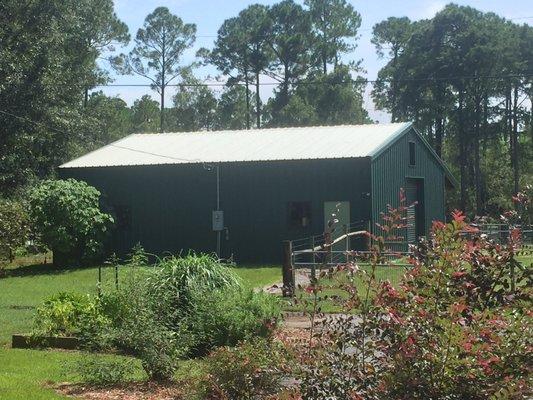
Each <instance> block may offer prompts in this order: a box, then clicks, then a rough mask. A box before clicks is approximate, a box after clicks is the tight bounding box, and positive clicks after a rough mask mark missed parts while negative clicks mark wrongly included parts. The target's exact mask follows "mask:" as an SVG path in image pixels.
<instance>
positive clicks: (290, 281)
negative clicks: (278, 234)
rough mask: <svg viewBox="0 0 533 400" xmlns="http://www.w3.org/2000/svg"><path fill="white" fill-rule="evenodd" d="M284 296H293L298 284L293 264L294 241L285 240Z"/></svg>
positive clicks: (283, 266)
mask: <svg viewBox="0 0 533 400" xmlns="http://www.w3.org/2000/svg"><path fill="white" fill-rule="evenodd" d="M282 268H283V289H282V293H283V297H293V296H294V288H295V286H296V283H295V279H294V266H293V265H292V242H291V241H290V240H286V241H284V242H283V265H282Z"/></svg>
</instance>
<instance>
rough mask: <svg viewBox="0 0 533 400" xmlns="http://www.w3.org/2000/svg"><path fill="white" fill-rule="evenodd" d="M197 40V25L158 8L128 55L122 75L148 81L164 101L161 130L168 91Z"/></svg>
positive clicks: (137, 36) (161, 128) (147, 20)
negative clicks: (182, 62) (189, 49)
mask: <svg viewBox="0 0 533 400" xmlns="http://www.w3.org/2000/svg"><path fill="white" fill-rule="evenodd" d="M195 40H196V25H195V24H185V23H183V21H182V20H181V18H179V17H178V16H176V15H174V14H171V13H170V11H169V10H168V8H167V7H158V8H156V9H155V10H154V11H153V12H152V13H151V14H149V15H148V16H147V17H146V19H145V20H144V25H143V27H142V28H140V29H139V30H138V31H137V35H136V37H135V47H134V48H133V50H132V51H131V52H130V53H129V55H128V57H127V60H126V64H125V68H123V72H125V73H134V74H137V75H140V76H142V77H145V78H147V79H148V80H149V81H150V82H151V85H152V89H154V90H156V91H157V92H158V93H159V95H160V98H161V101H160V105H161V112H160V123H159V129H160V130H161V131H163V129H164V115H165V112H164V110H165V90H166V88H167V86H168V85H169V84H171V83H172V81H174V80H175V79H176V78H177V77H179V76H180V73H181V70H182V67H181V65H180V62H181V57H182V55H183V52H184V51H185V50H186V49H188V48H189V47H191V46H192V45H193V43H194V41H195Z"/></svg>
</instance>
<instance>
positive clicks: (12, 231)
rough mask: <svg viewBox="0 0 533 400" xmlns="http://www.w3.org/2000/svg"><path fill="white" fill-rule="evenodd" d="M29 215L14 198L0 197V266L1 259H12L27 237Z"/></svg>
mask: <svg viewBox="0 0 533 400" xmlns="http://www.w3.org/2000/svg"><path fill="white" fill-rule="evenodd" d="M29 227H30V225H29V217H28V214H27V212H26V210H25V209H24V206H23V205H22V204H21V203H20V202H18V201H15V200H5V199H0V268H1V261H2V260H7V261H9V262H11V261H13V259H14V256H15V251H16V250H17V248H19V247H22V246H24V244H25V242H26V240H27V239H28V235H29V231H30V228H29Z"/></svg>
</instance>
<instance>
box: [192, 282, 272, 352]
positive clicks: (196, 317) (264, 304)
mask: <svg viewBox="0 0 533 400" xmlns="http://www.w3.org/2000/svg"><path fill="white" fill-rule="evenodd" d="M192 299H193V302H192V305H191V308H190V310H189V312H188V313H187V315H186V316H185V318H184V319H183V320H182V325H183V326H185V328H184V330H185V332H187V334H188V335H190V340H189V343H190V346H191V349H190V354H191V355H193V356H201V355H205V354H207V353H208V352H209V351H211V350H213V349H214V348H215V347H218V346H235V345H236V344H237V343H239V342H241V341H243V340H245V339H250V338H252V337H254V336H261V337H267V336H269V334H270V333H271V331H272V329H273V328H274V327H275V326H276V323H277V321H278V319H279V317H280V315H281V311H280V304H279V301H278V300H277V299H276V298H274V297H272V296H269V295H267V294H264V293H254V292H253V291H251V290H246V289H223V290H217V291H211V292H204V293H198V294H196V295H194V296H193V297H192Z"/></svg>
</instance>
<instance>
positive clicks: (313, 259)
mask: <svg viewBox="0 0 533 400" xmlns="http://www.w3.org/2000/svg"><path fill="white" fill-rule="evenodd" d="M311 279H313V280H315V279H316V253H315V237H314V236H311Z"/></svg>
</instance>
